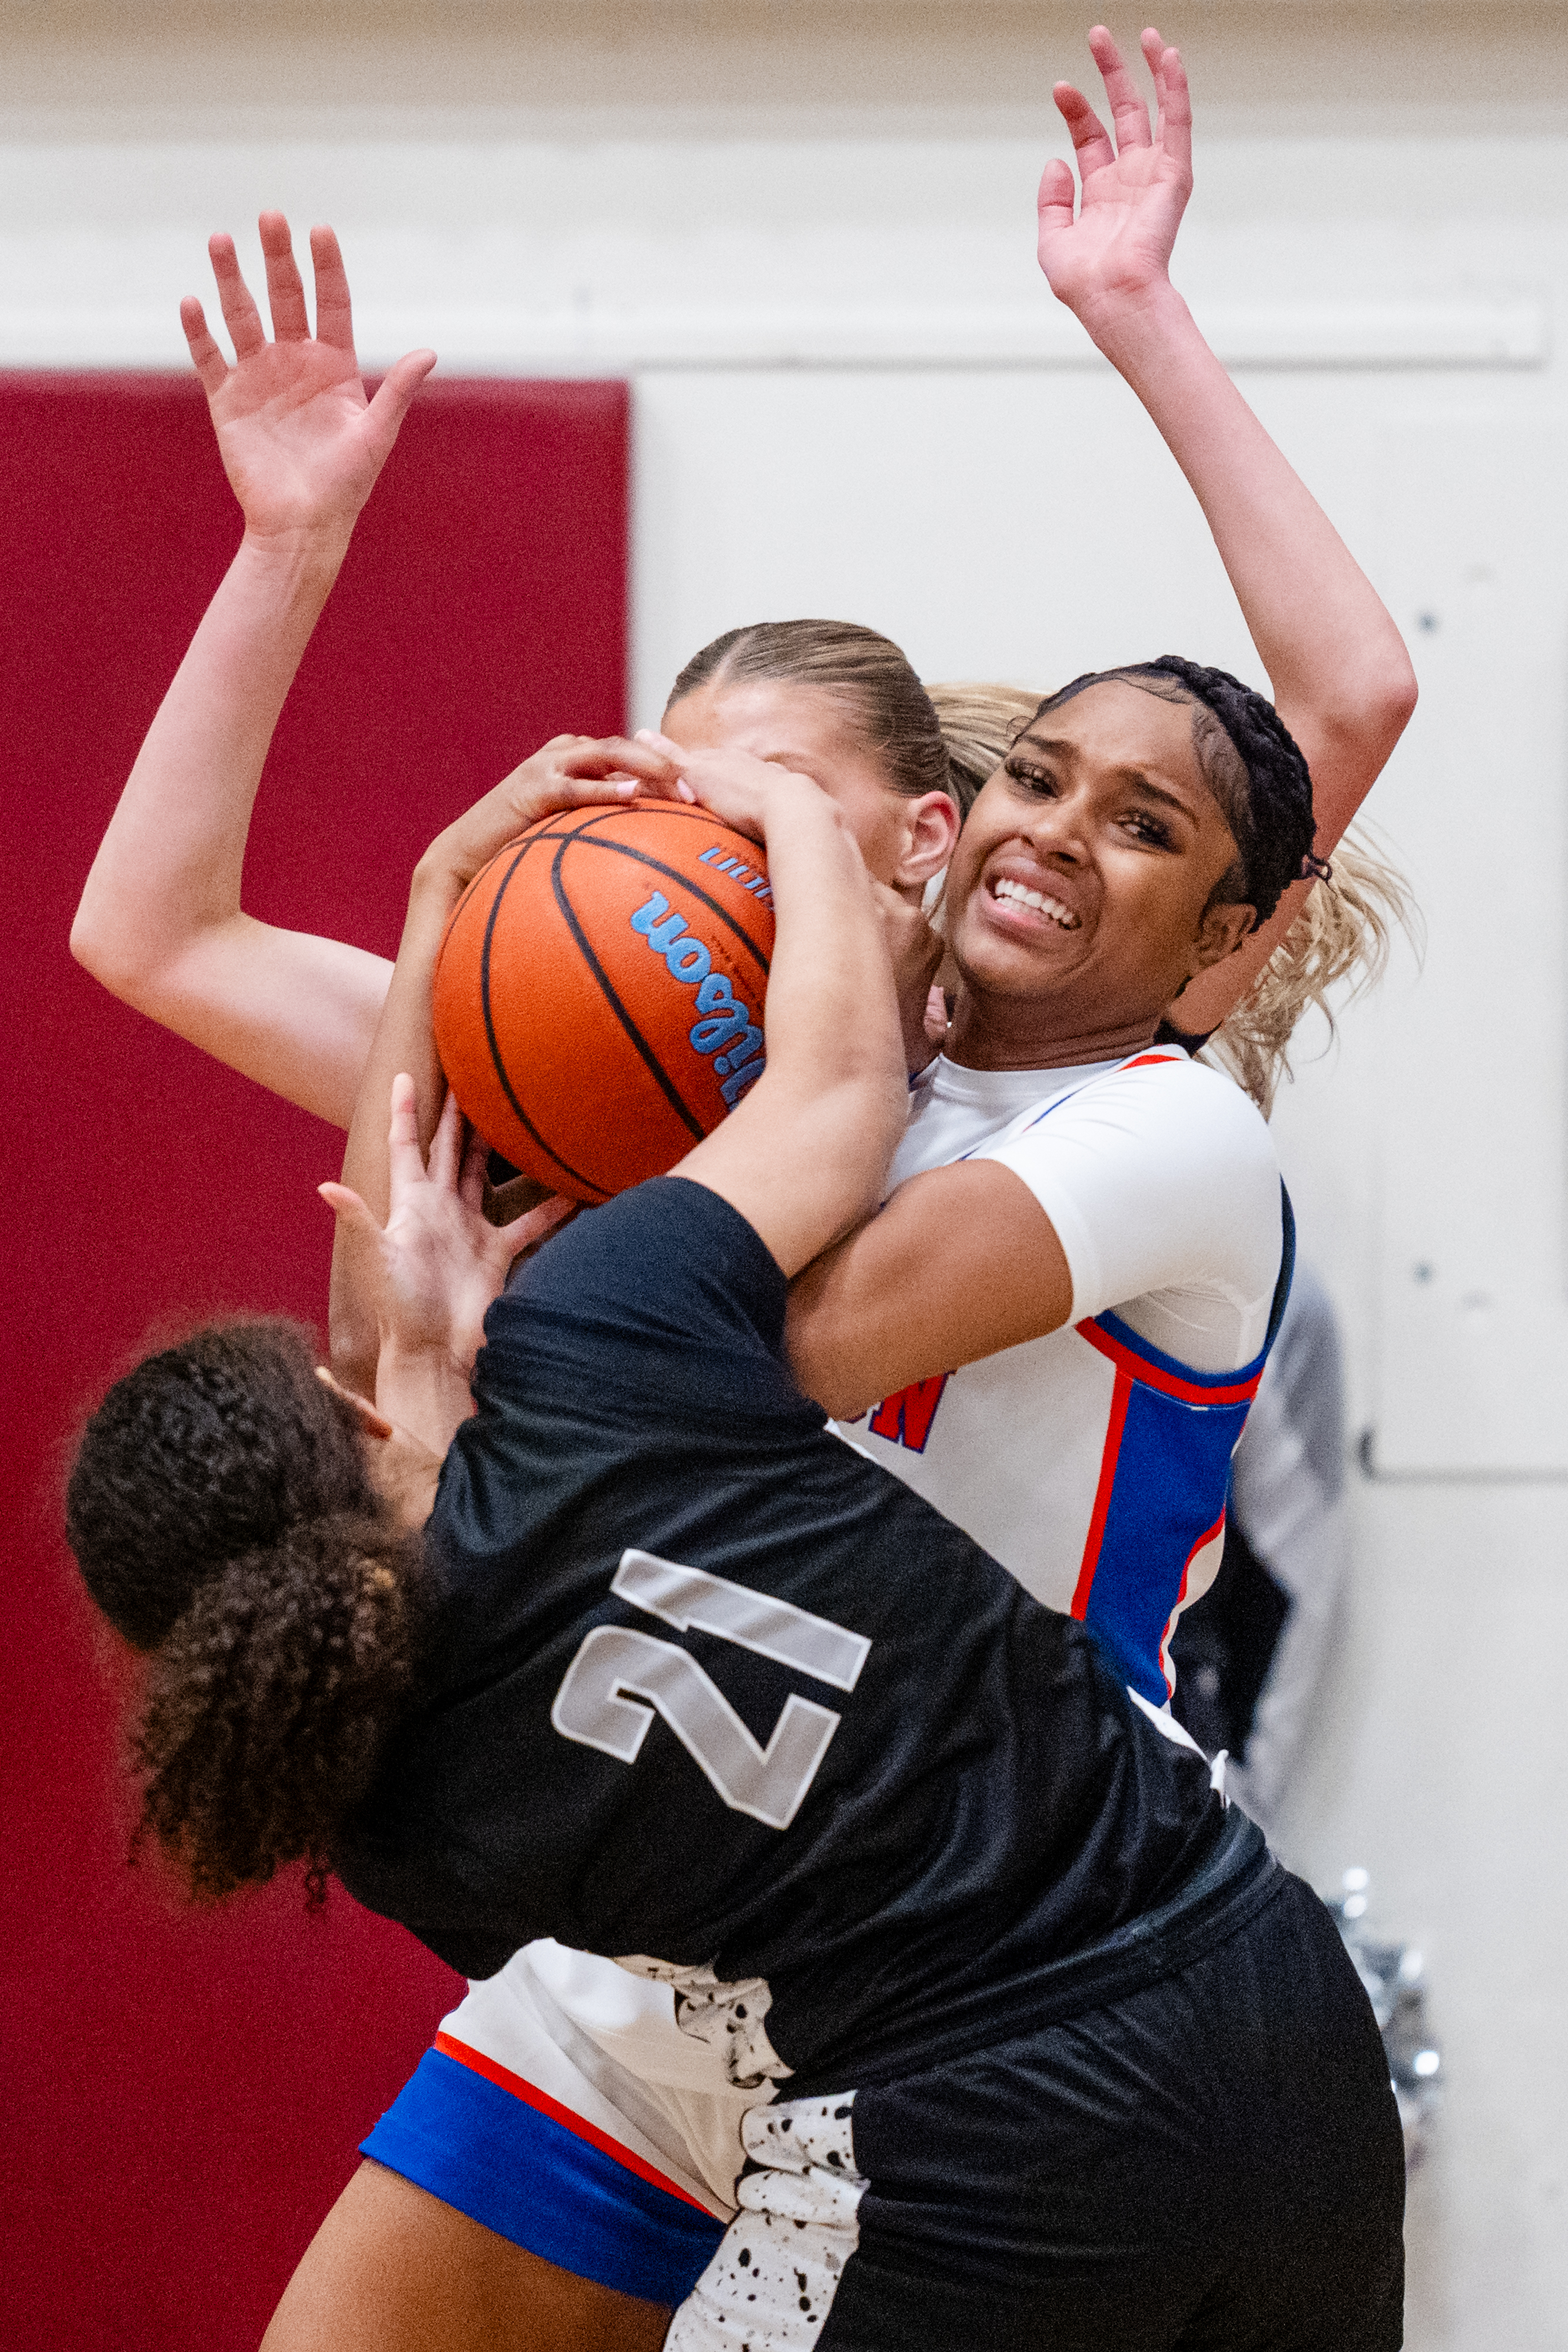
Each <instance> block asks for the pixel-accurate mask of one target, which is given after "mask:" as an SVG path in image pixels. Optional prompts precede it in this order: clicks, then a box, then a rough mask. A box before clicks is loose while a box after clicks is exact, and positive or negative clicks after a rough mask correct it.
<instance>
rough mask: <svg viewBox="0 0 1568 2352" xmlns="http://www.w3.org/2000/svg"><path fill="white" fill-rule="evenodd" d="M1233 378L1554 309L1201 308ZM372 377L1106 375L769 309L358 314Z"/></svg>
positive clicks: (167, 351)
mask: <svg viewBox="0 0 1568 2352" xmlns="http://www.w3.org/2000/svg"><path fill="white" fill-rule="evenodd" d="M1195 308H1196V309H1197V315H1198V317H1199V320H1200V323H1201V324H1202V325H1203V327H1204V330H1205V331H1206V333H1207V337H1208V340H1209V341H1210V342H1211V343H1212V344H1213V346H1214V348H1215V350H1216V351H1217V352H1218V354H1219V356H1220V358H1221V359H1222V360H1224V361H1225V362H1226V363H1227V365H1228V366H1229V367H1232V368H1235V369H1238V370H1246V369H1253V368H1269V369H1301V368H1323V369H1346V368H1349V369H1363V368H1399V369H1424V370H1432V369H1449V368H1463V369H1469V370H1486V369H1517V368H1539V367H1543V366H1544V365H1545V364H1546V362H1547V359H1548V357H1549V354H1550V349H1551V339H1550V330H1549V315H1548V309H1547V304H1546V302H1545V300H1544V299H1542V298H1536V297H1524V298H1514V299H1509V298H1502V297H1500V298H1497V299H1491V300H1488V299H1485V298H1481V297H1462V298H1458V299H1454V300H1452V301H1447V302H1445V301H1441V300H1433V301H1427V302H1418V303H1416V302H1401V301H1389V302H1386V303H1376V302H1360V303H1340V304H1321V305H1311V304H1271V305H1248V304H1230V305H1207V306H1205V305H1202V304H1198V305H1196V306H1195ZM361 318H362V320H363V325H362V327H361V345H362V347H363V350H364V352H365V355H366V359H367V362H368V363H370V364H371V365H372V366H373V365H377V364H384V363H385V362H387V361H389V360H390V359H392V358H393V357H394V356H395V355H396V354H397V353H398V352H400V351H406V350H409V349H411V348H413V346H415V345H417V344H422V343H429V344H433V345H434V347H435V349H436V350H437V351H438V352H440V353H441V357H442V362H443V365H444V368H445V369H446V370H447V371H448V372H449V373H477V374H501V375H523V374H539V375H562V376H575V375H582V376H601V375H622V374H635V373H644V372H646V371H648V370H652V369H687V370H690V369H706V368H716V369H725V370H729V369H735V368H778V367H811V368H865V367H872V368H909V367H916V368H1041V369H1061V368H1097V367H1099V366H1101V365H1103V362H1102V361H1101V360H1100V358H1099V355H1098V353H1097V352H1095V351H1094V349H1093V347H1092V344H1091V343H1090V342H1089V341H1088V340H1087V338H1086V337H1085V336H1084V334H1083V333H1082V330H1081V329H1080V328H1079V327H1078V325H1077V323H1076V322H1075V321H1074V320H1072V319H1071V318H1070V317H1069V316H1068V315H1067V314H1066V312H1064V311H1060V310H1055V309H1053V308H1052V307H1051V305H1049V304H1046V303H1042V302H1035V303H1033V304H1030V305H1027V306H1026V305H1025V304H1023V303H1018V304H1016V305H1010V306H1009V305H1000V304H998V305H991V306H986V307H981V306H965V305H963V304H956V303H933V304H932V305H930V306H929V307H928V308H925V309H917V308H915V307H909V308H906V309H904V308H900V309H894V308H882V307H876V306H872V307H868V308H865V309H860V310H852V309H850V308H848V307H831V306H828V305H825V304H824V305H820V306H817V307H814V308H813V307H806V306H800V307H789V306H786V305H780V306H779V307H777V308H761V307H748V306H745V305H737V307H735V308H733V309H725V308H722V307H719V306H717V305H716V306H714V307H713V308H711V309H706V310H697V309H692V308H683V307H681V306H679V305H675V304H669V305H663V306H649V307H648V308H646V309H643V310H625V309H619V308H615V307H612V306H610V305H594V304H591V303H589V302H584V303H581V304H580V305H578V306H576V307H574V308H572V309H570V310H565V309H563V310H556V311H544V312H538V311H533V310H527V309H524V308H522V307H520V306H519V307H517V308H508V307H507V306H505V305H502V304H496V305H494V306H491V307H488V308H481V307H444V306H443V305H442V304H441V303H440V302H439V301H433V302H430V303H423V304H420V305H418V306H413V305H411V306H410V307H409V308H408V309H406V310H389V309H388V308H386V307H385V306H377V307H376V308H375V309H374V310H373V311H368V310H362V311H361ZM179 363H180V354H179V349H178V345H177V344H176V343H175V341H174V340H173V338H172V331H171V321H170V319H169V317H168V315H167V312H166V310H164V309H163V307H162V306H160V307H159V308H158V309H157V310H154V309H152V307H148V308H146V309H142V308H133V307H131V306H119V307H113V308H98V307H89V308H79V309H78V308H73V307H71V306H70V305H68V304H65V303H60V302H58V301H56V302H53V303H37V302H27V301H25V300H23V301H16V300H11V301H5V302H4V303H0V366H5V367H67V368H70V367H104V366H120V367H131V368H165V367H169V366H172V365H178V364H179Z"/></svg>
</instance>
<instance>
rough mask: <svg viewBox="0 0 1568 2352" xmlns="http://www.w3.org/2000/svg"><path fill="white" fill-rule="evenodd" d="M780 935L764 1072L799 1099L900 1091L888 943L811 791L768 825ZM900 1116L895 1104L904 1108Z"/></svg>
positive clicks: (863, 880) (858, 874)
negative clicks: (890, 1084) (837, 1092)
mask: <svg viewBox="0 0 1568 2352" xmlns="http://www.w3.org/2000/svg"><path fill="white" fill-rule="evenodd" d="M765 835H766V840H765V847H766V850H767V856H768V881H769V883H770V885H771V887H772V891H773V898H774V905H775V908H776V909H777V929H776V932H775V937H774V946H773V955H772V960H771V963H770V966H769V970H768V1005H767V1013H766V1023H767V1038H768V1074H769V1076H772V1077H773V1078H775V1079H777V1080H778V1081H779V1090H780V1091H782V1089H783V1088H784V1087H789V1088H791V1089H798V1090H800V1091H803V1092H821V1091H826V1090H827V1089H828V1088H829V1087H832V1086H834V1085H837V1084H841V1083H846V1082H847V1083H864V1084H867V1085H869V1086H871V1087H873V1089H880V1088H881V1087H883V1086H884V1084H885V1082H886V1080H887V1079H888V1077H889V1076H890V1074H895V1075H896V1076H897V1079H898V1091H899V1092H900V1093H902V1087H903V1072H904V1032H903V1024H902V1015H901V1012H900V1007H899V1004H898V1000H897V997H896V994H895V992H894V983H893V971H892V966H891V962H890V960H889V956H888V950H887V944H886V940H885V938H884V936H883V924H882V918H881V916H880V915H879V913H878V911H877V908H876V905H875V901H874V896H873V887H872V884H871V882H870V880H869V878H868V877H867V874H866V870H865V866H864V864H863V862H862V858H861V855H860V852H859V850H858V848H857V847H856V845H855V842H854V837H853V835H852V834H851V832H850V829H849V826H848V825H847V824H846V823H845V822H844V819H843V817H842V816H841V814H840V813H839V811H838V809H837V808H836V807H835V806H834V804H833V803H832V802H831V800H829V798H828V796H827V794H826V793H823V792H821V791H820V790H818V789H817V788H816V787H815V786H813V785H810V784H804V785H795V786H794V787H793V788H792V789H791V790H790V791H789V792H788V793H781V794H780V795H779V800H778V803H777V804H776V805H775V806H774V807H773V808H771V809H770V810H769V812H768V817H767V819H766V821H765ZM900 1108H901V1117H902V1105H901V1107H900Z"/></svg>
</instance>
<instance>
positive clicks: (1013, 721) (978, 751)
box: [925, 680, 1045, 816]
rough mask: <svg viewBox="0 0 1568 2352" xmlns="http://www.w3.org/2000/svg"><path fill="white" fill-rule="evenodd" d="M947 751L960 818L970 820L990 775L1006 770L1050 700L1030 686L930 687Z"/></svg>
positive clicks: (968, 684) (962, 683) (972, 685)
mask: <svg viewBox="0 0 1568 2352" xmlns="http://www.w3.org/2000/svg"><path fill="white" fill-rule="evenodd" d="M925 691H926V693H927V694H928V695H929V696H930V698H931V703H932V708H933V709H935V711H936V719H937V723H938V724H939V726H940V727H941V730H942V736H943V740H944V741H945V742H946V746H947V765H948V767H949V769H950V770H951V772H952V776H953V789H954V792H955V794H956V798H957V803H958V810H959V814H960V815H963V816H967V815H968V814H969V811H970V809H971V808H972V807H973V806H974V803H975V796H976V794H977V793H978V791H979V789H980V786H981V785H982V784H983V783H984V782H985V781H986V779H987V777H988V776H989V775H991V774H993V773H994V772H995V771H996V770H997V769H998V768H999V767H1000V766H1001V763H1002V761H1004V760H1005V759H1006V758H1007V755H1008V753H1009V751H1011V750H1012V747H1013V743H1014V741H1015V740H1016V739H1017V737H1018V736H1019V734H1020V733H1021V731H1022V730H1023V729H1024V728H1025V727H1026V726H1027V725H1028V724H1029V721H1030V719H1032V718H1033V717H1034V714H1035V712H1036V711H1037V710H1038V709H1040V704H1041V703H1042V702H1043V701H1044V699H1045V698H1044V696H1043V695H1040V694H1036V693H1034V692H1033V691H1032V690H1031V689H1030V688H1029V687H1027V686H988V685H975V684H973V683H971V682H970V681H968V680H963V681H961V682H960V683H959V684H957V685H956V686H928V687H927V688H926V689H925Z"/></svg>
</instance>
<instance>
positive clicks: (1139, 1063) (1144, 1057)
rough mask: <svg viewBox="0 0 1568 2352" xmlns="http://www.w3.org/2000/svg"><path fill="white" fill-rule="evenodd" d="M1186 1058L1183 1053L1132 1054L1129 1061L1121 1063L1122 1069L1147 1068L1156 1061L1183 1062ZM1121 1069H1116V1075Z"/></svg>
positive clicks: (1119, 1073)
mask: <svg viewBox="0 0 1568 2352" xmlns="http://www.w3.org/2000/svg"><path fill="white" fill-rule="evenodd" d="M1185 1061H1186V1055H1185V1054H1134V1056H1133V1058H1132V1060H1131V1061H1130V1062H1124V1063H1123V1065H1122V1070H1147V1069H1150V1068H1152V1067H1153V1066H1154V1065H1155V1063H1156V1062H1185ZM1122 1070H1118V1071H1117V1073H1116V1076H1118V1077H1120V1076H1121V1075H1122Z"/></svg>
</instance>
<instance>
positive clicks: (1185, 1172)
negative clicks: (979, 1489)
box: [975, 1055, 1281, 1371]
mask: <svg viewBox="0 0 1568 2352" xmlns="http://www.w3.org/2000/svg"><path fill="white" fill-rule="evenodd" d="M975 1156H976V1158H977V1159H980V1160H998V1161H999V1162H1000V1163H1001V1165H1002V1166H1003V1167H1004V1168H1010V1169H1011V1170H1012V1171H1013V1172H1014V1174H1015V1175H1017V1176H1019V1177H1020V1178H1021V1179H1022V1181H1023V1182H1024V1183H1026V1184H1027V1185H1028V1186H1029V1189H1030V1192H1032V1193H1033V1194H1034V1197H1035V1199H1036V1200H1037V1201H1038V1202H1040V1207H1041V1208H1042V1209H1043V1210H1044V1211H1045V1213H1046V1215H1047V1216H1048V1217H1049V1218H1050V1219H1051V1224H1052V1226H1053V1227H1054V1228H1055V1231H1056V1235H1057V1238H1058V1240H1059V1241H1060V1242H1061V1246H1062V1250H1063V1252H1064V1253H1065V1255H1066V1258H1067V1263H1068V1266H1069V1268H1070V1269H1071V1275H1072V1312H1071V1321H1073V1322H1074V1323H1078V1322H1082V1321H1084V1320H1085V1319H1087V1318H1092V1317H1094V1316H1098V1315H1103V1314H1105V1313H1106V1312H1108V1311H1109V1312H1113V1313H1115V1314H1116V1315H1117V1316H1118V1317H1120V1318H1121V1319H1122V1320H1123V1321H1124V1322H1126V1323H1127V1324H1129V1325H1130V1326H1131V1327H1132V1328H1133V1329H1134V1330H1135V1331H1137V1332H1138V1333H1139V1335H1140V1336H1141V1337H1142V1338H1144V1339H1148V1340H1151V1341H1152V1342H1153V1343H1154V1345H1155V1347H1157V1348H1159V1349H1162V1350H1163V1351H1164V1352H1165V1353H1166V1354H1167V1355H1170V1356H1173V1357H1175V1358H1176V1360H1178V1361H1179V1362H1182V1363H1185V1364H1187V1365H1190V1366H1192V1367H1193V1368H1194V1369H1195V1370H1200V1371H1228V1370H1231V1369H1233V1368H1236V1367H1239V1366H1242V1365H1245V1364H1249V1363H1250V1362H1251V1361H1252V1360H1253V1359H1254V1358H1255V1357H1256V1356H1257V1355H1259V1354H1260V1351H1261V1349H1262V1347H1263V1342H1264V1339H1265V1336H1266V1333H1267V1329H1268V1322H1269V1309H1270V1305H1271V1303H1272V1298H1273V1291H1274V1285H1275V1282H1276V1279H1277V1277H1278V1275H1279V1271H1280V1255H1281V1212H1280V1169H1279V1163H1278V1161H1277V1160H1276V1158H1275V1156H1274V1147H1273V1144H1272V1142H1271V1140H1270V1135H1269V1129H1268V1128H1267V1126H1266V1125H1265V1123H1264V1121H1263V1118H1261V1116H1260V1113H1259V1111H1258V1109H1257V1108H1256V1106H1255V1105H1254V1104H1253V1103H1252V1102H1251V1101H1250V1100H1249V1097H1247V1096H1246V1095H1244V1094H1243V1093H1242V1092H1241V1090H1240V1088H1239V1087H1237V1086H1234V1085H1232V1083H1231V1081H1230V1080H1229V1079H1228V1078H1226V1077H1223V1076H1220V1074H1219V1073H1218V1071H1216V1070H1207V1069H1205V1068H1204V1067H1203V1066H1201V1065H1200V1064H1197V1063H1194V1062H1189V1061H1187V1060H1186V1058H1185V1057H1183V1058H1177V1057H1176V1055H1158V1056H1150V1057H1147V1058H1145V1057H1144V1056H1142V1055H1139V1056H1137V1057H1136V1058H1135V1059H1134V1060H1133V1061H1131V1062H1129V1063H1125V1064H1124V1065H1123V1066H1122V1067H1121V1068H1119V1069H1116V1070H1113V1071H1111V1072H1109V1073H1108V1074H1107V1075H1106V1076H1104V1077H1102V1078H1095V1079H1093V1080H1092V1081H1091V1083H1090V1084H1089V1085H1087V1086H1084V1087H1079V1088H1078V1089H1077V1091H1076V1092H1074V1093H1072V1094H1070V1095H1066V1096H1062V1097H1058V1099H1057V1100H1056V1101H1054V1102H1051V1103H1049V1104H1046V1105H1045V1106H1043V1107H1042V1108H1039V1109H1032V1110H1030V1111H1026V1112H1025V1113H1023V1115H1022V1116H1021V1117H1020V1118H1018V1119H1016V1120H1015V1121H1014V1122H1013V1124H1012V1126H1011V1127H1010V1128H1009V1129H1007V1130H1006V1131H1005V1133H1004V1134H1003V1135H1002V1136H1000V1137H999V1138H998V1140H997V1141H996V1142H995V1143H993V1144H990V1145H988V1147H987V1148H986V1149H985V1150H982V1151H979V1152H977V1154H976V1155H975Z"/></svg>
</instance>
